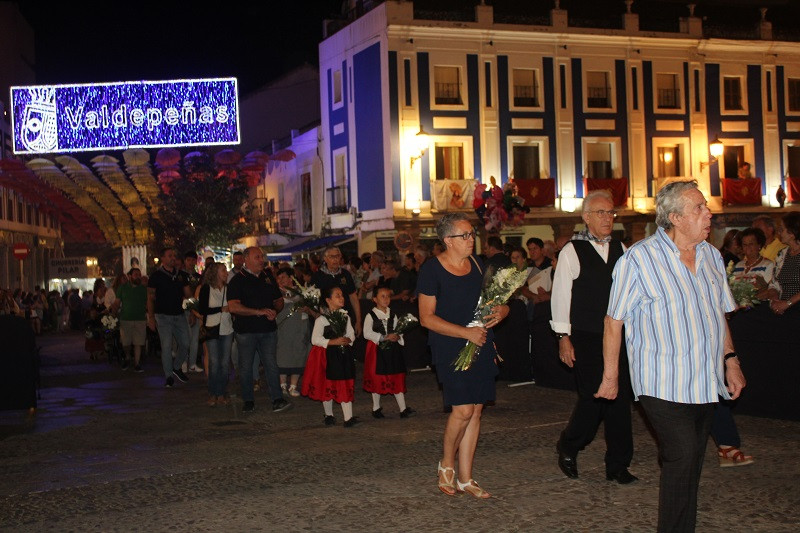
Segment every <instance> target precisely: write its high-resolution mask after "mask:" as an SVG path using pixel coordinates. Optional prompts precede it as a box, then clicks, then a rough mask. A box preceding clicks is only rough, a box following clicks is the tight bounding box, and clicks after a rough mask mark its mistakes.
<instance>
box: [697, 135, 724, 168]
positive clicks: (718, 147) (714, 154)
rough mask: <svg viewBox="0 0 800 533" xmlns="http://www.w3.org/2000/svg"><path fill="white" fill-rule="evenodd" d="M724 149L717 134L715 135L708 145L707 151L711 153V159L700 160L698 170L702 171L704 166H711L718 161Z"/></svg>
mask: <svg viewBox="0 0 800 533" xmlns="http://www.w3.org/2000/svg"><path fill="white" fill-rule="evenodd" d="M724 149H725V147H724V146H723V145H722V141H720V140H719V135H715V136H714V140H713V141H711V144H709V145H708V153H709V154H711V159H710V160H709V161H708V163H706V162H704V161H700V172H702V171H703V170H704V169H705V168H706V167H708V166H711V165H713V164H714V163H716V162H717V161H719V158H720V156H721V155H722V152H723V150H724Z"/></svg>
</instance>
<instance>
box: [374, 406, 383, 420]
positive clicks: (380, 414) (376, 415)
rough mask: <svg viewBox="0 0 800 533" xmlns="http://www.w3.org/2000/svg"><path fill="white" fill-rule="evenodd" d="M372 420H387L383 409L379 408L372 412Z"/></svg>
mask: <svg viewBox="0 0 800 533" xmlns="http://www.w3.org/2000/svg"><path fill="white" fill-rule="evenodd" d="M372 418H386V417H385V416H383V407H378V408H377V409H375V410H374V411H372Z"/></svg>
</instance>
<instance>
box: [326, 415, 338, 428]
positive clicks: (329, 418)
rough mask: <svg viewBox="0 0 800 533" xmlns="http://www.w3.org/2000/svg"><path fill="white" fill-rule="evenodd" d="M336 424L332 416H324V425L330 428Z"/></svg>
mask: <svg viewBox="0 0 800 533" xmlns="http://www.w3.org/2000/svg"><path fill="white" fill-rule="evenodd" d="M335 423H336V419H335V418H334V417H333V416H332V415H325V425H326V426H332V425H334V424H335Z"/></svg>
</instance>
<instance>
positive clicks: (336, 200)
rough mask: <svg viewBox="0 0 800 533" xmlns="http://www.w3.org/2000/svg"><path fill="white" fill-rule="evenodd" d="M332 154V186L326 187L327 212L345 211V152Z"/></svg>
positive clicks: (343, 150)
mask: <svg viewBox="0 0 800 533" xmlns="http://www.w3.org/2000/svg"><path fill="white" fill-rule="evenodd" d="M345 150H346V148H345V149H342V150H341V151H340V152H339V153H334V156H333V187H331V188H330V189H328V195H329V196H328V214H329V215H330V214H333V213H346V212H347V152H346V151H345Z"/></svg>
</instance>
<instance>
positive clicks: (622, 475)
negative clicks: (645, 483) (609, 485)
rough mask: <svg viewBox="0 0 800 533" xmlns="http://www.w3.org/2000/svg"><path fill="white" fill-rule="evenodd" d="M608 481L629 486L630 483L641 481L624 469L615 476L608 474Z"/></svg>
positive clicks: (614, 474)
mask: <svg viewBox="0 0 800 533" xmlns="http://www.w3.org/2000/svg"><path fill="white" fill-rule="evenodd" d="M606 479H607V480H608V481H616V482H617V483H619V484H620V485H627V484H628V483H633V482H634V481H639V478H638V477H636V476H634V475H633V474H631V473H630V472H628V469H627V468H623V469H622V470H620V471H619V472H615V473H613V474H611V473H609V472H606Z"/></svg>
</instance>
